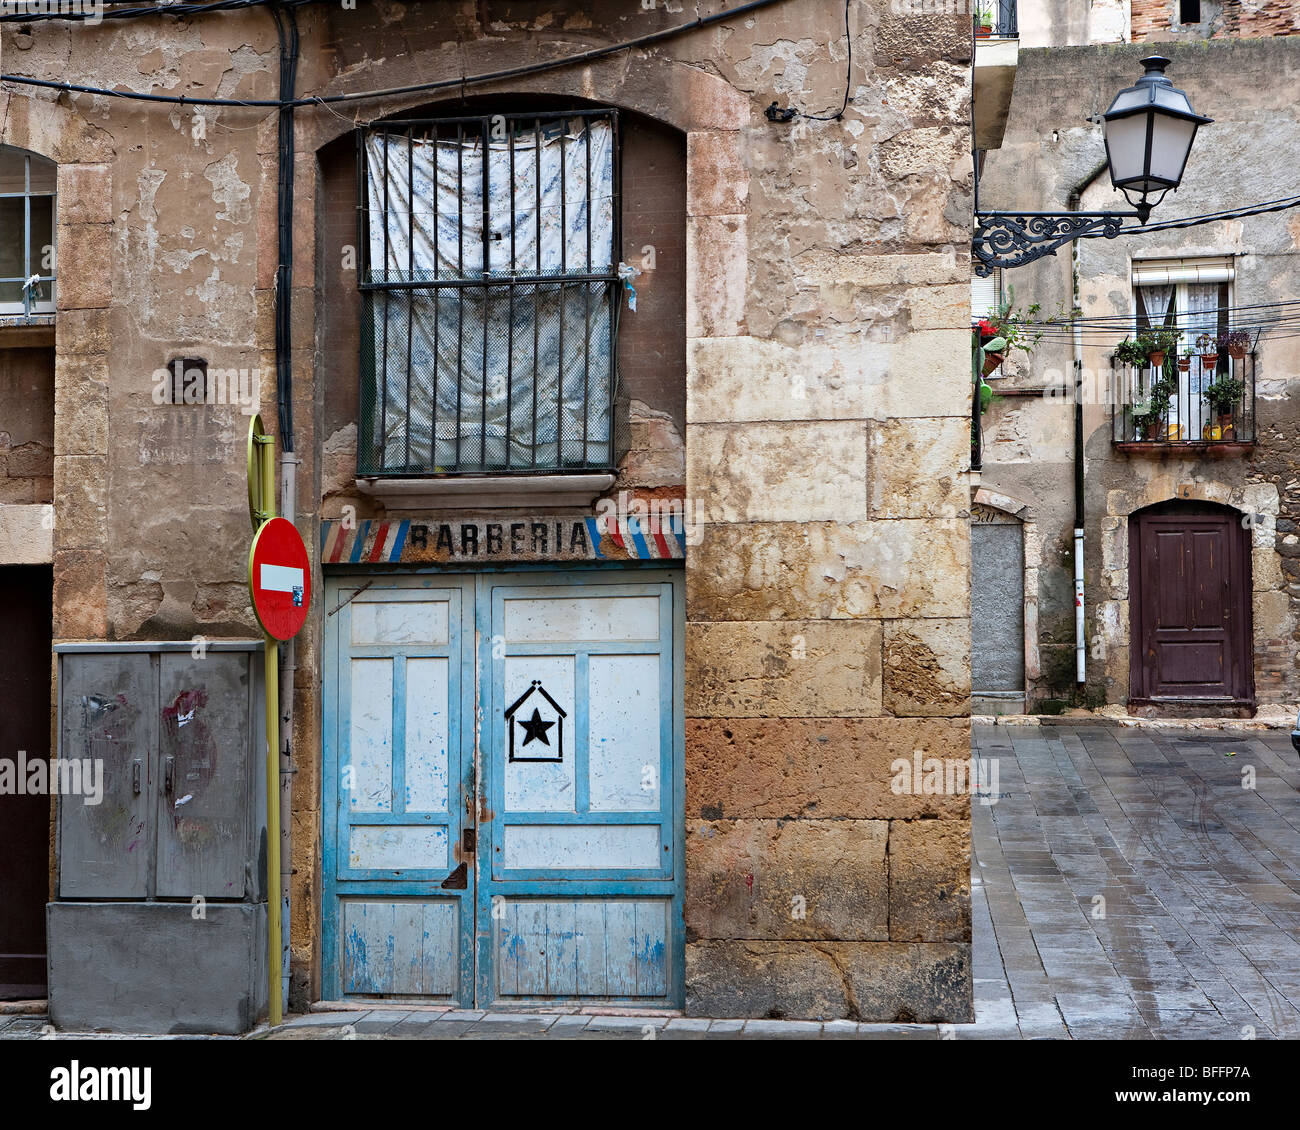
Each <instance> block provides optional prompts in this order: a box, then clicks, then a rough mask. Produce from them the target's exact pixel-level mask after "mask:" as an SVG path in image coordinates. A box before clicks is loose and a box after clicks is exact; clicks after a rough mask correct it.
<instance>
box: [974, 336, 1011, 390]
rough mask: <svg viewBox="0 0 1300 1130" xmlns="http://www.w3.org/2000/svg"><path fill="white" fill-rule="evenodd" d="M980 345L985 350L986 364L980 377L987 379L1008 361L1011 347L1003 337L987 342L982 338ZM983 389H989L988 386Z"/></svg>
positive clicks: (981, 370)
mask: <svg viewBox="0 0 1300 1130" xmlns="http://www.w3.org/2000/svg"><path fill="white" fill-rule="evenodd" d="M980 345H981V346H982V347H983V349H984V364H983V365H982V366H981V367H980V376H982V377H987V376H988V375H989V374H990V373H991V372H993V370H994V369H996V368H997V367H998V366H999V365H1001V364H1002V362H1003V361H1004V360H1005V359H1006V355H1007V349H1008V348H1009V346H1008V343H1007V339H1006V338H1005V337H1002V336H1001V335H999V336H997V337H991V338H989V339H987V340H984V339H983V338H981V340H980ZM982 387H985V388H987V387H988V386H987V385H984V386H982Z"/></svg>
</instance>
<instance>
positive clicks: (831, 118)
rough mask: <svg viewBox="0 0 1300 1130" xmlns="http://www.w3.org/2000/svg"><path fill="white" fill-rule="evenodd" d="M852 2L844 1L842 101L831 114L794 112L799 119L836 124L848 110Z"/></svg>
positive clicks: (851, 56) (850, 70)
mask: <svg viewBox="0 0 1300 1130" xmlns="http://www.w3.org/2000/svg"><path fill="white" fill-rule="evenodd" d="M851 2H852V0H844V42H845V44H846V45H847V46H848V49H849V61H848V63H847V64H845V67H844V101H843V102H841V103H840V108H839V109H838V110H836V111H835V112H834V113H833V114H805V113H803V112H802V111H796V113H798V115H799V116H800V117H801V118H805V119H807V120H808V121H810V122H838V121H839V120H840V119H841V118H842V117H844V111H845V110H847V109H848V108H849V91H850V89H852V86H853V35H852V33H850V31H849V4H850V3H851Z"/></svg>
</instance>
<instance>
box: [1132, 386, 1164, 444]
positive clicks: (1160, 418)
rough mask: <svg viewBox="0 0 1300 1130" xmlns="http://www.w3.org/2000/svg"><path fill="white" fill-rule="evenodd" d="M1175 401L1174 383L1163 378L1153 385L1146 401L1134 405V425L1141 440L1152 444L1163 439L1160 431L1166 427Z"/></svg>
mask: <svg viewBox="0 0 1300 1130" xmlns="http://www.w3.org/2000/svg"><path fill="white" fill-rule="evenodd" d="M1173 399H1174V386H1173V383H1172V382H1170V381H1167V380H1164V379H1163V378H1162V379H1160V380H1158V381H1154V382H1153V383H1152V385H1151V388H1150V391H1148V393H1147V395H1146V397H1145V398H1144V399H1142V400H1139V401H1136V402H1135V403H1134V404H1133V425H1134V427H1136V428H1137V434H1138V438H1139V439H1142V440H1145V441H1147V442H1148V443H1150V442H1153V441H1155V440H1158V439H1160V438H1161V437H1160V429H1161V428H1163V427H1164V425H1165V417H1166V416H1167V415H1168V412H1169V405H1170V404H1172V403H1173Z"/></svg>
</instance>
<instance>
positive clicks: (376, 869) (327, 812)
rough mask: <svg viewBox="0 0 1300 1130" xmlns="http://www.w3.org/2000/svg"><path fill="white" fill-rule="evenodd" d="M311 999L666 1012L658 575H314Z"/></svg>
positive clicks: (671, 928)
mask: <svg viewBox="0 0 1300 1130" xmlns="http://www.w3.org/2000/svg"><path fill="white" fill-rule="evenodd" d="M327 582H328V583H327V586H326V588H327V601H326V657H325V660H326V661H325V667H324V680H325V696H324V699H325V717H324V773H323V784H322V802H323V805H324V824H325V845H324V881H323V887H322V895H323V911H324V918H325V922H324V954H323V963H324V968H323V985H322V991H323V996H324V997H325V998H326V999H333V1000H344V999H349V998H366V999H386V1000H397V999H416V998H418V999H424V1000H428V1001H431V1002H444V1003H448V1004H456V1005H459V1006H462V1007H468V1006H471V1005H477V1006H479V1007H486V1006H488V1005H492V1004H501V1005H518V1004H526V1003H538V1004H540V1003H546V1002H553V1001H577V1002H582V1001H597V1000H601V1001H622V1002H634V1003H638V1004H645V1005H653V1004H662V1005H665V1006H672V1005H677V1004H679V1003H680V1001H681V997H682V982H683V970H682V929H681V921H682V912H681V877H682V855H683V845H682V820H681V814H682V805H683V797H682V765H681V750H682V710H681V703H682V687H681V664H680V662H679V661H677V658H676V657H677V656H679V655H680V654H681V651H682V620H683V601H682V583H681V574H680V571H676V570H655V571H653V572H652V571H648V570H642V569H638V570H635V571H633V570H627V569H624V570H599V571H598V570H581V571H570V572H567V573H549V572H547V573H542V572H513V573H490V574H476V575H470V576H459V575H456V576H453V575H447V574H419V575H398V576H389V575H375V574H370V575H367V576H360V577H357V576H352V577H337V578H327Z"/></svg>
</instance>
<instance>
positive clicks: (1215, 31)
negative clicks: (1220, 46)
mask: <svg viewBox="0 0 1300 1130" xmlns="http://www.w3.org/2000/svg"><path fill="white" fill-rule="evenodd" d="M1130 4H1131V6H1132V23H1133V42H1134V43H1137V42H1141V41H1145V42H1151V41H1159V40H1163V39H1218V38H1227V37H1234V38H1242V39H1265V38H1267V37H1269V36H1274V35H1300V3H1297V2H1296V0H1201V18H1200V20H1199V22H1197V23H1193V24H1184V23H1182V22H1180V19H1179V15H1180V11H1181V8H1180V5H1179V2H1178V0H1130Z"/></svg>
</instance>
